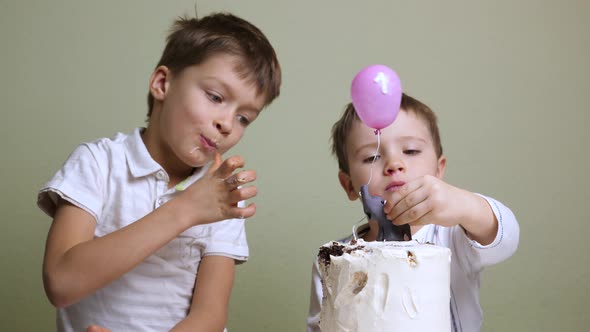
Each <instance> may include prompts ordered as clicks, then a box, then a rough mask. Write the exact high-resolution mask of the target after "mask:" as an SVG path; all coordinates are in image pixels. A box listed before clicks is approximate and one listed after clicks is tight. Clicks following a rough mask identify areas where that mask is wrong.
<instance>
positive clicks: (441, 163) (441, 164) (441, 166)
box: [436, 156, 447, 179]
mask: <svg viewBox="0 0 590 332" xmlns="http://www.w3.org/2000/svg"><path fill="white" fill-rule="evenodd" d="M446 168H447V157H445V156H440V158H438V165H437V166H436V177H437V178H439V179H442V178H443V177H444V176H445V169H446Z"/></svg>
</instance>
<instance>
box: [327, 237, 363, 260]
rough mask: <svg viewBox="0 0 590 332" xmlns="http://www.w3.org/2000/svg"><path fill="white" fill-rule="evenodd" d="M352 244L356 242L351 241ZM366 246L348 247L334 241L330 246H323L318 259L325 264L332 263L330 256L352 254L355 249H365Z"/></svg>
mask: <svg viewBox="0 0 590 332" xmlns="http://www.w3.org/2000/svg"><path fill="white" fill-rule="evenodd" d="M351 244H352V245H354V244H356V241H355V243H351ZM363 248H364V246H358V247H354V248H347V247H346V245H343V244H341V243H339V242H336V241H332V243H330V245H329V246H321V247H320V251H319V253H318V260H319V261H320V263H323V264H324V265H325V266H328V265H330V256H342V255H344V254H350V253H351V252H353V251H355V250H360V249H363Z"/></svg>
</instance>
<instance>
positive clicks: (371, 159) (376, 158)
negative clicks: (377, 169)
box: [363, 154, 381, 164]
mask: <svg viewBox="0 0 590 332" xmlns="http://www.w3.org/2000/svg"><path fill="white" fill-rule="evenodd" d="M379 159H381V156H380V155H378V154H377V155H374V156H370V157H368V158H365V159H363V163H365V164H367V163H372V162H374V161H377V160H379Z"/></svg>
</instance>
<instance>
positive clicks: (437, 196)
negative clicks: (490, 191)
mask: <svg viewBox="0 0 590 332" xmlns="http://www.w3.org/2000/svg"><path fill="white" fill-rule="evenodd" d="M387 198H388V200H387V203H386V204H385V206H384V211H385V213H386V214H387V216H388V217H389V219H391V220H392V221H393V223H394V224H396V225H403V224H410V225H425V224H437V225H441V226H446V227H451V226H455V225H460V226H461V227H462V228H463V229H464V230H465V232H466V233H467V235H468V236H469V237H470V238H471V239H472V240H474V241H477V242H478V243H480V244H482V245H488V244H490V243H492V241H493V240H494V239H495V238H496V234H497V233H498V220H497V219H496V216H495V214H494V213H493V211H492V209H491V207H490V205H489V204H488V202H487V201H486V200H485V199H484V198H483V197H481V196H479V195H476V194H474V193H471V192H469V191H466V190H463V189H460V188H457V187H454V186H451V185H450V184H448V183H445V182H444V181H442V180H441V179H439V178H437V177H434V176H424V177H420V178H418V179H416V180H414V181H411V182H409V183H407V184H406V185H404V186H403V187H402V188H400V190H398V191H396V192H393V193H392V194H390V195H389V197H387Z"/></svg>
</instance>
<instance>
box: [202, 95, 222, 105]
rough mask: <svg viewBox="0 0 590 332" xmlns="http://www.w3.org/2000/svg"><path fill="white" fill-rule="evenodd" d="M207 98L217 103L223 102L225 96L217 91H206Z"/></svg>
mask: <svg viewBox="0 0 590 332" xmlns="http://www.w3.org/2000/svg"><path fill="white" fill-rule="evenodd" d="M206 94H207V98H209V100H211V101H212V102H214V103H216V104H221V103H222V102H223V98H222V97H221V96H219V95H217V94H215V93H211V92H206Z"/></svg>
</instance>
